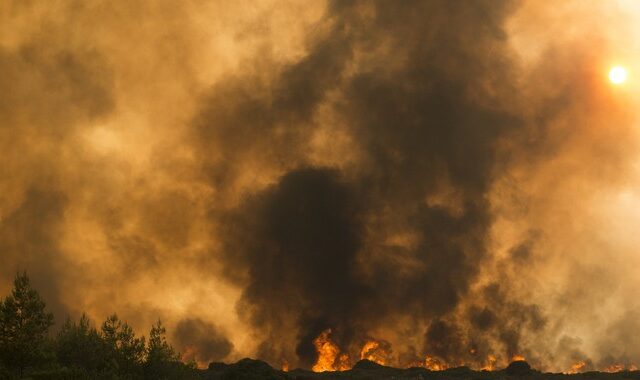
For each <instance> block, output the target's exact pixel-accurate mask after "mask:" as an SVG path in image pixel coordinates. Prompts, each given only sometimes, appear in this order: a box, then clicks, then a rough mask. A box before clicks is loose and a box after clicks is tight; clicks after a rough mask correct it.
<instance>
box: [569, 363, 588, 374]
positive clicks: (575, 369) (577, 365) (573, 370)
mask: <svg viewBox="0 0 640 380" xmlns="http://www.w3.org/2000/svg"><path fill="white" fill-rule="evenodd" d="M586 365H587V362H585V361H584V360H580V361H579V362H577V363H574V364H572V365H571V368H570V369H569V370H568V371H567V372H565V373H566V374H569V375H572V374H576V373H580V372H582V370H583V369H584V367H585V366H586Z"/></svg>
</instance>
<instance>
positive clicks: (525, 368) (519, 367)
mask: <svg viewBox="0 0 640 380" xmlns="http://www.w3.org/2000/svg"><path fill="white" fill-rule="evenodd" d="M505 372H507V375H512V376H522V375H528V374H529V373H531V372H532V370H531V366H530V365H529V363H527V362H526V361H524V360H516V361H515V362H511V363H510V364H509V365H508V366H507V368H506V369H505Z"/></svg>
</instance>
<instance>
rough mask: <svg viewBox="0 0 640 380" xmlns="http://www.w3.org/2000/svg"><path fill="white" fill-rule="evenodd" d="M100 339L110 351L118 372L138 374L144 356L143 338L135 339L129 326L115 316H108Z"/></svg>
mask: <svg viewBox="0 0 640 380" xmlns="http://www.w3.org/2000/svg"><path fill="white" fill-rule="evenodd" d="M102 337H103V339H104V340H105V342H106V344H107V346H108V347H109V349H110V350H111V354H112V359H113V361H114V364H115V365H116V367H117V369H118V372H120V373H121V374H135V373H137V372H139V370H140V369H141V368H142V363H143V360H144V355H145V344H144V337H139V338H138V337H136V334H135V333H134V332H133V329H132V328H131V326H129V325H128V324H127V323H126V322H122V321H120V319H119V318H118V316H117V315H116V314H113V315H111V316H109V317H108V318H107V320H106V321H104V323H103V324H102Z"/></svg>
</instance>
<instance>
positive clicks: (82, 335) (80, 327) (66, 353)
mask: <svg viewBox="0 0 640 380" xmlns="http://www.w3.org/2000/svg"><path fill="white" fill-rule="evenodd" d="M55 352H56V358H57V359H58V362H59V363H60V364H62V365H63V366H65V367H69V368H82V369H85V370H87V371H89V372H90V373H97V372H100V371H104V370H105V369H108V368H109V364H110V363H109V362H108V361H107V360H105V358H106V357H108V347H107V345H106V343H105V341H104V340H103V339H102V336H100V334H99V333H98V331H97V330H96V329H95V328H94V327H91V322H90V320H89V318H88V317H87V316H86V315H85V314H82V316H81V317H80V321H79V322H78V323H75V322H72V321H71V319H67V321H66V322H65V324H64V325H63V326H62V329H61V330H60V332H59V333H58V336H57V337H56V342H55Z"/></svg>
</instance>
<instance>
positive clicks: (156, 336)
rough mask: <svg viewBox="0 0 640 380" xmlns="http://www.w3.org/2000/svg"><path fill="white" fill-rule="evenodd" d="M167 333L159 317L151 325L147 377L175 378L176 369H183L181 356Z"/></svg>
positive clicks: (146, 364) (146, 367)
mask: <svg viewBox="0 0 640 380" xmlns="http://www.w3.org/2000/svg"><path fill="white" fill-rule="evenodd" d="M166 333H167V330H166V329H165V328H164V326H162V322H160V320H159V319H158V322H157V323H156V324H155V325H153V326H151V331H150V332H149V343H148V345H147V361H146V362H145V377H146V378H148V379H169V378H175V375H176V371H179V370H180V369H182V365H181V364H182V363H180V356H179V355H178V354H177V353H176V352H175V351H174V350H173V347H171V345H170V344H169V343H168V342H167V338H166Z"/></svg>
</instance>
